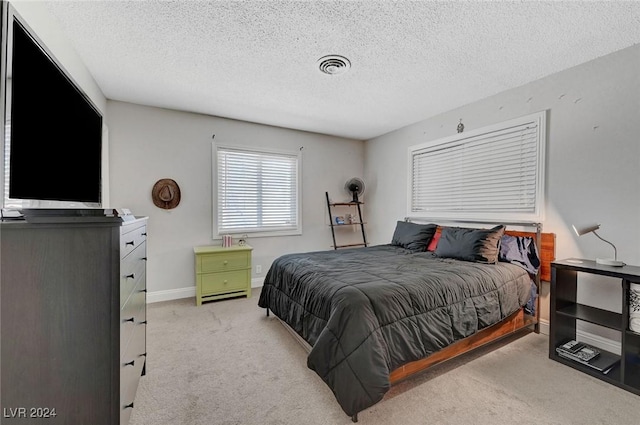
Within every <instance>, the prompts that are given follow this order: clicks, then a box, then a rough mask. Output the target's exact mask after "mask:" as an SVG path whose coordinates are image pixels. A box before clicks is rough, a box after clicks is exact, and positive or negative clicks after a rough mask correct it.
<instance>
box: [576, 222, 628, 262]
mask: <svg viewBox="0 0 640 425" xmlns="http://www.w3.org/2000/svg"><path fill="white" fill-rule="evenodd" d="M572 227H573V231H574V232H576V235H578V236H582V235H584V234H587V233H593V234H594V235H596V236H597V237H598V239H600V240H601V241H604V242H606V243H608V244H609V245H611V246H612V247H613V260H612V259H609V258H596V263H597V264H602V265H604V266H614V267H622V266H624V263H623V262H622V261H618V250H617V249H616V246H615V245H614V244H612V243H611V242H609V241H608V240H605V239H602V238H601V237H600V235H598V234H597V233H596V230H598V229H599V228H600V225H599V224H587V225H586V226H580V227H576V226H575V224H574V225H573V226H572Z"/></svg>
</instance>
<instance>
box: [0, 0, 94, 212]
mask: <svg viewBox="0 0 640 425" xmlns="http://www.w3.org/2000/svg"><path fill="white" fill-rule="evenodd" d="M3 5H4V8H3V9H4V10H3V11H2V15H3V16H2V18H3V19H2V22H3V28H2V39H3V44H4V45H3V52H2V53H3V56H4V58H3V59H5V60H3V63H4V64H6V65H5V67H4V68H5V69H4V70H3V90H2V92H3V93H2V95H3V96H2V97H3V99H2V103H3V105H4V111H3V114H2V117H3V121H4V122H3V124H4V125H3V128H4V133H5V134H4V149H3V153H4V166H3V168H4V184H3V186H4V196H3V198H4V200H3V206H4V207H5V208H16V209H20V208H78V207H89V208H93V207H101V205H102V196H101V195H102V190H101V188H102V114H101V113H100V111H99V110H98V109H97V108H96V107H95V105H94V104H93V103H92V101H91V100H90V99H89V97H88V96H87V95H86V94H85V93H84V92H83V91H82V89H81V88H80V87H79V86H78V85H77V84H76V83H75V82H74V81H73V79H72V78H71V77H70V75H69V74H68V73H67V72H66V71H65V69H64V68H63V67H62V66H61V65H60V64H59V63H58V61H57V60H56V58H55V57H54V56H53V55H52V54H51V53H50V52H49V51H48V49H47V47H46V46H45V45H44V43H42V42H41V41H40V39H39V38H38V37H37V36H36V35H35V33H34V32H33V31H31V30H30V28H29V27H28V26H27V24H26V23H25V21H24V20H23V19H22V18H21V17H20V16H19V15H18V14H17V13H16V11H15V10H14V9H13V6H11V5H8V4H7V3H6V2H3Z"/></svg>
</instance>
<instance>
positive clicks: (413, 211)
mask: <svg viewBox="0 0 640 425" xmlns="http://www.w3.org/2000/svg"><path fill="white" fill-rule="evenodd" d="M516 128H527V129H528V131H532V132H533V135H534V137H535V142H534V143H535V150H536V151H535V166H534V169H533V170H531V169H529V172H534V173H535V176H534V178H533V181H534V184H535V195H534V201H533V202H534V205H533V206H532V207H529V210H528V211H526V212H523V211H517V210H509V211H506V210H505V209H504V208H503V209H495V210H487V209H486V206H484V207H483V208H482V209H481V210H480V209H478V210H473V208H472V207H471V206H468V205H465V204H464V196H465V195H462V196H461V197H460V198H459V199H458V198H455V195H454V193H453V191H452V192H449V194H448V196H450V197H451V198H450V199H451V202H450V205H448V206H445V205H442V206H439V207H437V208H435V207H434V209H433V210H430V209H429V208H425V207H424V206H420V205H418V202H417V201H416V202H414V190H418V191H420V190H423V191H424V193H428V192H427V191H428V190H429V188H426V187H424V186H426V184H424V185H423V184H421V182H420V181H419V180H418V179H415V180H416V181H415V182H414V157H416V155H421V154H422V155H428V154H429V153H430V152H435V151H442V150H446V149H451V152H454V150H453V149H454V148H458V147H459V146H462V145H465V146H472V145H473V146H475V147H476V149H477V148H478V146H480V147H481V148H483V147H484V146H486V147H487V149H491V148H492V147H491V143H493V142H491V141H492V140H495V139H492V137H493V136H495V135H496V134H501V132H505V131H510V129H516ZM485 140H487V141H488V142H484V141H485ZM545 145H546V111H541V112H537V113H534V114H530V115H526V116H523V117H520V118H515V119H512V120H509V121H504V122H501V123H498V124H494V125H491V126H487V127H483V128H480V129H477V130H473V131H469V132H464V133H457V134H455V135H453V136H449V137H445V138H441V139H438V140H434V141H430V142H427V143H422V144H419V145H415V146H411V147H409V149H408V168H407V169H408V176H407V181H408V185H407V216H408V217H409V218H416V219H429V220H435V219H439V220H447V219H453V220H482V221H487V222H500V221H505V220H508V221H518V222H531V223H539V222H542V221H543V220H544V213H545V205H544V201H545ZM483 149H484V148H483ZM416 158H417V157H416ZM504 163H505V164H506V163H508V162H507V161H506V160H505V162H504ZM464 170H465V171H467V172H468V170H469V168H465V169H464ZM438 173H445V174H441V175H445V176H446V173H450V175H451V177H450V178H452V179H453V178H456V177H458V176H460V174H459V173H458V174H456V171H454V170H453V167H449V168H447V167H443V169H440V170H439V171H438ZM427 181H428V180H427ZM495 181H499V180H498V179H496V180H495ZM528 183H529V184H531V179H529V182H528ZM478 194H479V195H480V196H483V195H484V194H486V192H485V193H484V194H483V192H482V187H481V188H480V189H479V191H478V192H477V193H474V194H473V196H476V195H478ZM417 196H419V195H417ZM425 196H429V195H425ZM414 203H415V205H414ZM454 204H455V205H456V206H454Z"/></svg>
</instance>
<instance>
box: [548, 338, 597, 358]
mask: <svg viewBox="0 0 640 425" xmlns="http://www.w3.org/2000/svg"><path fill="white" fill-rule="evenodd" d="M556 352H557V353H558V354H559V355H561V356H563V357H568V358H570V359H572V360H576V361H579V362H583V363H588V362H589V361H590V360H592V359H594V358H596V357H598V355H600V350H598V349H597V348H595V347H592V346H591V345H587V344H585V343H584V342H578V341H576V340H571V341H568V342H565V343H564V344H562V345H559V346H558V347H556Z"/></svg>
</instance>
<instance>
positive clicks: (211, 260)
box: [193, 245, 253, 305]
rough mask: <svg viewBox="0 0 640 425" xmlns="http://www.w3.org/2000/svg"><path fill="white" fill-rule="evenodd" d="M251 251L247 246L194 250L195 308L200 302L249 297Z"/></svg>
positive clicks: (205, 247) (211, 247)
mask: <svg viewBox="0 0 640 425" xmlns="http://www.w3.org/2000/svg"><path fill="white" fill-rule="evenodd" d="M252 250H253V248H251V247H250V246H249V245H243V246H239V245H234V246H231V247H228V248H223V247H221V246H197V247H195V248H193V252H194V253H195V259H196V305H201V304H202V302H203V301H212V300H220V299H223V298H231V297H238V296H247V297H250V296H251V251H252Z"/></svg>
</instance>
